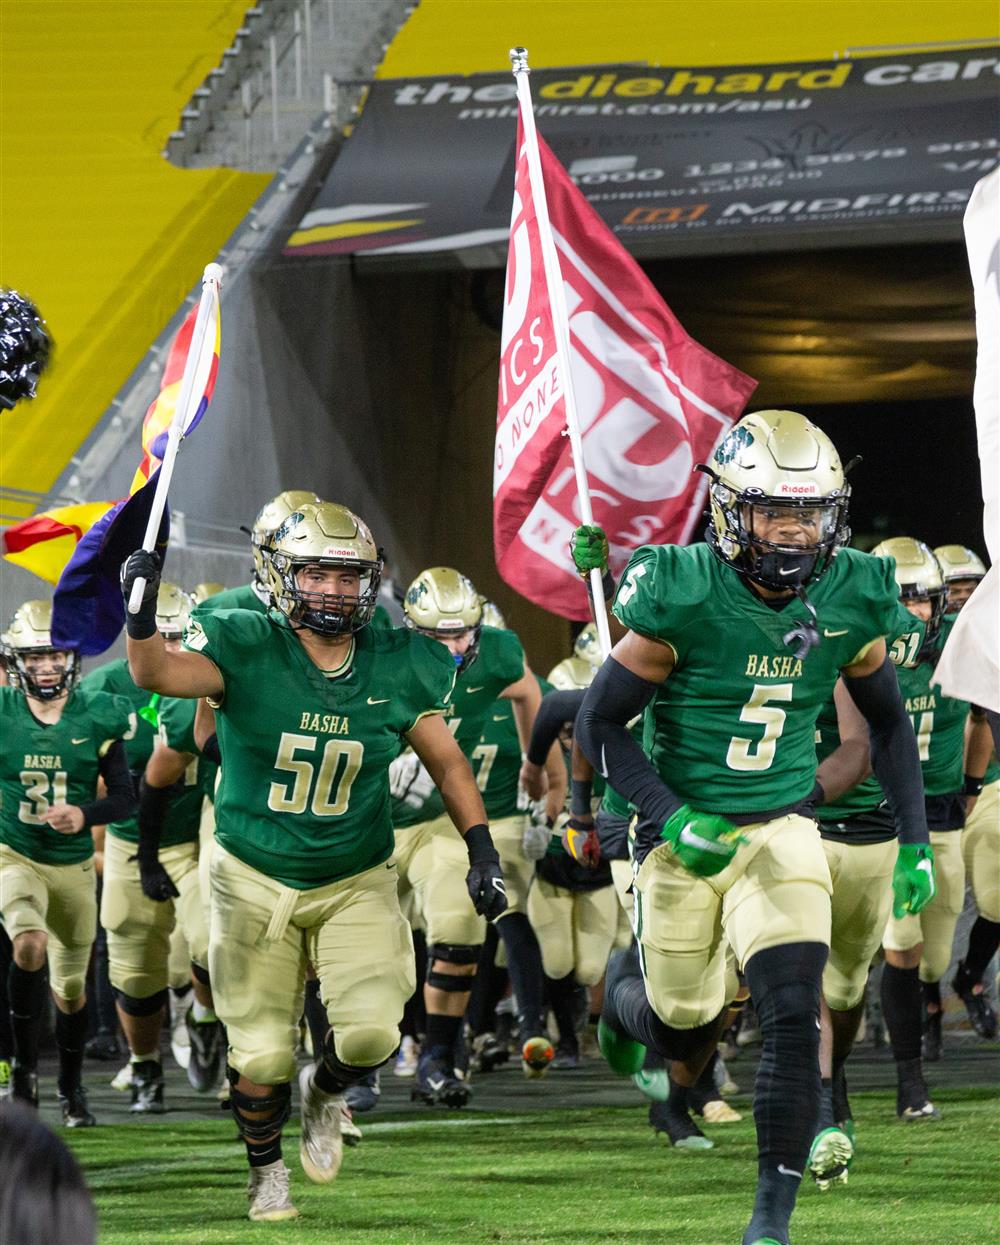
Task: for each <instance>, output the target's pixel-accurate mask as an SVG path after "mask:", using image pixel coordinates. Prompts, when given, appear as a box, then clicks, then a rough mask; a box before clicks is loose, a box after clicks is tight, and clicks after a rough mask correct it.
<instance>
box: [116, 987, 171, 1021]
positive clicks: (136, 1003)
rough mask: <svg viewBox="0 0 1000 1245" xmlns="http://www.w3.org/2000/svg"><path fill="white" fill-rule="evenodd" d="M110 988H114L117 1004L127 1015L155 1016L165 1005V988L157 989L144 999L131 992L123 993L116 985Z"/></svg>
mask: <svg viewBox="0 0 1000 1245" xmlns="http://www.w3.org/2000/svg"><path fill="white" fill-rule="evenodd" d="M111 988H112V990H114V994H115V1001H116V1002H117V1003H118V1006H119V1007H120V1008H121V1009H122V1011H123V1012H125V1014H126V1015H128V1016H155V1015H156V1013H157V1012H158V1011H159V1010H160V1009H161V1008H162V1007H165V1006H166V1002H167V992H166V990H157V992H156V993H155V994H150V995H148V996H147V997H146V998H144V999H137V998H135V997H133V995H131V994H125V993H124V992H123V991H121V990H119V989H118V987H117V986H112V987H111Z"/></svg>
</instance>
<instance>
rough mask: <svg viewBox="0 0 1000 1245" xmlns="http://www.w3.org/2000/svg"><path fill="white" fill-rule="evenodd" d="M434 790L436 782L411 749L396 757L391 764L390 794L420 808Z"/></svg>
mask: <svg viewBox="0 0 1000 1245" xmlns="http://www.w3.org/2000/svg"><path fill="white" fill-rule="evenodd" d="M433 790H434V782H433V780H432V778H431V776H430V774H428V772H427V771H426V770H425V769H424V767H423V765H422V764H421V761H420V758H419V757H418V756H417V754H416V753H415V752H413V751H412V750H411V749H409V748H408V749H407V750H406V751H405V752H403V753H401V754H400V755H399V756H398V757H396V759H395V761H393V762H391V763H390V765H389V794H390V795H391V796H392V798H393V799H394V800H402V801H403V803H404V804H406V805H408V806H409V807H410V808H420V806H421V805H422V804H423V803H424V801H425V800H426V799H427V797H428V796H429V795H430V793H431V792H432V791H433Z"/></svg>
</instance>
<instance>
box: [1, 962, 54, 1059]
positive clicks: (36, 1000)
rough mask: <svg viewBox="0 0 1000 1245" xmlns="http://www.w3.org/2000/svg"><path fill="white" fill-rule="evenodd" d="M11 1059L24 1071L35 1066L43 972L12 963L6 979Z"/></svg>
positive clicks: (43, 990)
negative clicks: (12, 1048) (8, 1001)
mask: <svg viewBox="0 0 1000 1245" xmlns="http://www.w3.org/2000/svg"><path fill="white" fill-rule="evenodd" d="M7 992H8V995H9V997H10V1022H11V1028H12V1029H13V1030H14V1056H15V1058H16V1059H17V1062H18V1063H19V1064H20V1065H21V1067H23V1068H27V1069H28V1070H29V1071H31V1072H33V1071H34V1070H35V1068H36V1067H37V1066H38V1030H39V1026H40V1024H41V1020H42V1009H43V1008H44V1006H45V969H44V968H36V969H33V970H29V969H26V968H21V967H19V966H18V965H17V964H16V963H14V961H11V965H10V972H9V973H8V975H7Z"/></svg>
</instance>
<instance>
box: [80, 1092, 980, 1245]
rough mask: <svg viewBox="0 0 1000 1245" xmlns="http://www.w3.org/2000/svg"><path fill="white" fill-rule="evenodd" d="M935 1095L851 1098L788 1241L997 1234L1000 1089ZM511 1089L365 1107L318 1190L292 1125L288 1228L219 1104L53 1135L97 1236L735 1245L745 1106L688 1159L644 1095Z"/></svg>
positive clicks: (743, 1182)
mask: <svg viewBox="0 0 1000 1245" xmlns="http://www.w3.org/2000/svg"><path fill="white" fill-rule="evenodd" d="M494 1079H495V1078H494ZM518 1079H520V1078H518ZM935 1099H936V1101H937V1102H938V1103H939V1105H940V1106H941V1108H942V1110H943V1112H944V1118H943V1119H942V1120H941V1121H939V1122H937V1123H925V1124H917V1125H904V1124H899V1123H897V1122H896V1121H895V1118H894V1095H891V1094H888V1093H885V1092H868V1093H858V1094H854V1095H852V1103H853V1106H854V1113H855V1116H856V1119H857V1123H858V1130H859V1155H858V1158H857V1160H856V1162H855V1165H854V1168H853V1170H852V1172H851V1177H850V1183H849V1185H848V1186H847V1187H846V1188H845V1187H838V1188H836V1189H835V1190H832V1191H831V1192H829V1193H825V1194H821V1193H819V1192H818V1191H817V1190H816V1189H815V1188H813V1187H811V1186H804V1187H803V1192H802V1195H801V1197H800V1199H799V1209H798V1211H797V1212H796V1216H795V1219H794V1220H793V1229H794V1235H793V1241H794V1243H795V1245H855V1243H857V1245H862V1243H864V1245H869V1243H871V1245H923V1243H924V1242H927V1243H930V1242H935V1243H939V1242H940V1243H947V1245H995V1243H996V1242H1000V1208H998V1190H1000V1181H998V1156H1000V1100H998V1098H997V1095H996V1092H995V1090H992V1089H987V1088H981V1089H966V1090H962V1089H958V1088H950V1089H947V1090H943V1091H942V1092H941V1093H939V1094H936V1095H935ZM523 1102H524V1100H523V1099H521V1098H520V1097H519V1100H518V1109H516V1110H513V1111H496V1112H493V1111H490V1112H487V1111H480V1110H474V1109H473V1110H469V1111H467V1112H460V1113H450V1114H449V1113H445V1112H429V1111H428V1112H426V1113H421V1114H417V1113H415V1112H413V1111H407V1112H402V1111H396V1112H394V1111H391V1110H384V1109H383V1108H380V1109H379V1110H378V1112H376V1113H375V1114H374V1115H373V1116H369V1117H363V1118H362V1119H361V1121H360V1122H361V1123H362V1125H363V1127H364V1131H365V1139H364V1141H363V1142H362V1144H361V1145H360V1147H358V1148H356V1149H354V1150H349V1151H347V1153H346V1155H345V1159H344V1165H343V1167H342V1169H341V1172H340V1176H339V1178H338V1180H337V1181H336V1183H335V1184H333V1185H331V1186H329V1187H325V1188H321V1187H318V1186H315V1185H311V1184H310V1183H309V1182H308V1181H307V1180H306V1179H305V1177H304V1176H303V1175H302V1172H301V1169H300V1167H299V1162H298V1140H297V1130H296V1128H295V1127H294V1126H290V1128H289V1130H288V1132H287V1133H286V1143H285V1159H286V1162H287V1163H288V1165H289V1167H290V1168H291V1169H292V1194H293V1199H294V1201H295V1203H296V1205H297V1206H298V1208H299V1210H300V1212H301V1218H300V1219H298V1220H297V1221H294V1222H292V1223H285V1224H252V1223H250V1222H249V1221H248V1220H247V1219H246V1218H245V1212H246V1203H245V1198H244V1193H243V1186H244V1183H245V1179H246V1164H245V1159H244V1153H243V1147H242V1146H241V1145H239V1144H238V1143H237V1142H236V1141H235V1140H234V1137H235V1130H234V1128H233V1125H232V1122H231V1121H230V1120H228V1119H226V1118H225V1117H221V1118H220V1119H218V1120H211V1119H193V1120H191V1119H189V1118H187V1117H185V1116H184V1114H182V1113H178V1114H177V1115H175V1116H173V1117H171V1116H167V1117H165V1118H162V1119H160V1120H157V1121H152V1120H146V1121H136V1122H132V1123H128V1124H124V1123H123V1124H120V1125H118V1126H114V1125H112V1126H107V1127H101V1128H96V1129H93V1130H91V1131H87V1132H76V1133H70V1134H66V1133H64V1134H63V1135H64V1136H66V1137H67V1139H68V1140H69V1141H70V1144H71V1145H72V1147H73V1149H74V1150H75V1152H76V1154H77V1155H78V1157H79V1159H80V1161H81V1162H82V1164H83V1167H84V1171H85V1173H86V1175H87V1178H88V1180H89V1182H90V1184H91V1187H92V1189H93V1191H94V1194H95V1198H96V1201H97V1205H98V1210H99V1214H100V1223H101V1233H100V1241H101V1245H158V1243H160V1242H173V1243H181V1242H183V1243H185V1245H187V1243H191V1245H196V1243H197V1245H201V1243H202V1242H204V1243H205V1245H223V1243H225V1245H229V1243H233V1245H236V1243H237V1242H238V1243H240V1245H242V1243H244V1242H252V1241H257V1240H265V1239H266V1240H268V1241H272V1242H274V1243H275V1245H286V1243H287V1242H301V1243H302V1245H307V1243H309V1245H312V1243H315V1245H319V1243H320V1242H336V1243H337V1245H410V1243H411V1242H412V1243H414V1245H437V1243H438V1242H441V1243H442V1245H443V1243H445V1242H456V1243H458V1242H461V1243H463V1245H468V1243H473V1242H486V1243H491V1242H499V1243H510V1245H516V1243H520V1242H525V1243H527V1242H532V1243H534V1242H560V1243H563V1245H589V1243H591V1242H593V1243H595V1245H596V1243H597V1242H600V1243H601V1245H605V1243H608V1242H628V1243H632V1242H635V1243H636V1245H653V1243H654V1242H655V1245H671V1243H672V1242H677V1245H738V1242H739V1240H740V1235H741V1232H742V1229H743V1227H744V1225H745V1223H746V1220H747V1218H748V1214H749V1208H750V1204H751V1201H752V1196H753V1181H754V1173H755V1166H756V1165H755V1157H754V1142H753V1123H752V1120H751V1119H750V1116H749V1111H748V1110H746V1108H744V1110H745V1117H744V1120H743V1122H742V1123H740V1124H735V1125H727V1126H725V1127H716V1128H711V1129H709V1128H707V1129H706V1131H708V1132H710V1134H711V1135H712V1136H713V1137H714V1138H715V1140H716V1142H717V1148H716V1149H715V1150H714V1151H712V1152H711V1153H707V1154H700V1155H694V1154H687V1153H682V1152H680V1151H675V1150H670V1149H669V1148H668V1147H664V1146H661V1145H658V1144H656V1143H655V1142H654V1140H653V1139H652V1133H651V1130H650V1129H649V1126H648V1124H647V1123H646V1119H645V1111H644V1110H643V1108H642V1106H641V1105H638V1104H637V1105H636V1106H635V1107H633V1108H624V1107H600V1106H597V1107H595V1106H581V1107H578V1108H575V1109H574V1108H567V1107H564V1106H558V1107H556V1106H551V1105H550V1106H547V1107H546V1108H545V1109H537V1110H525V1109H522V1107H523ZM388 1105H389V1104H383V1107H385V1106H388ZM741 1105H742V1104H741Z"/></svg>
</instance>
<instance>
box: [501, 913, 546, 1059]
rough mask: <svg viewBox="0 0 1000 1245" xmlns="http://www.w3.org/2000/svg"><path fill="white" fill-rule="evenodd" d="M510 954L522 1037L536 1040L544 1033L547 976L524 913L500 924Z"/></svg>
mask: <svg viewBox="0 0 1000 1245" xmlns="http://www.w3.org/2000/svg"><path fill="white" fill-rule="evenodd" d="M497 932H498V933H499V935H500V937H501V938H502V939H503V945H504V950H505V951H506V952H507V972H508V973H509V974H510V980H511V985H512V986H513V987H514V994H515V995H516V997H517V1002H518V1007H519V1009H520V1018H521V1037H522V1039H526V1038H529V1037H537V1035H538V1034H540V1033H544V1031H545V1003H544V986H543V981H544V973H543V970H542V953H541V951H540V950H539V949H538V939H537V938H536V937H535V931H534V930H533V929H532V928H531V922H530V921H529V920H528V918H527V916H525V914H524V913H523V912H512V913H511V914H510V916H505V917H504V918H503V919H502V920H501V921H500V922H499V923H498V925H497Z"/></svg>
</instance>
